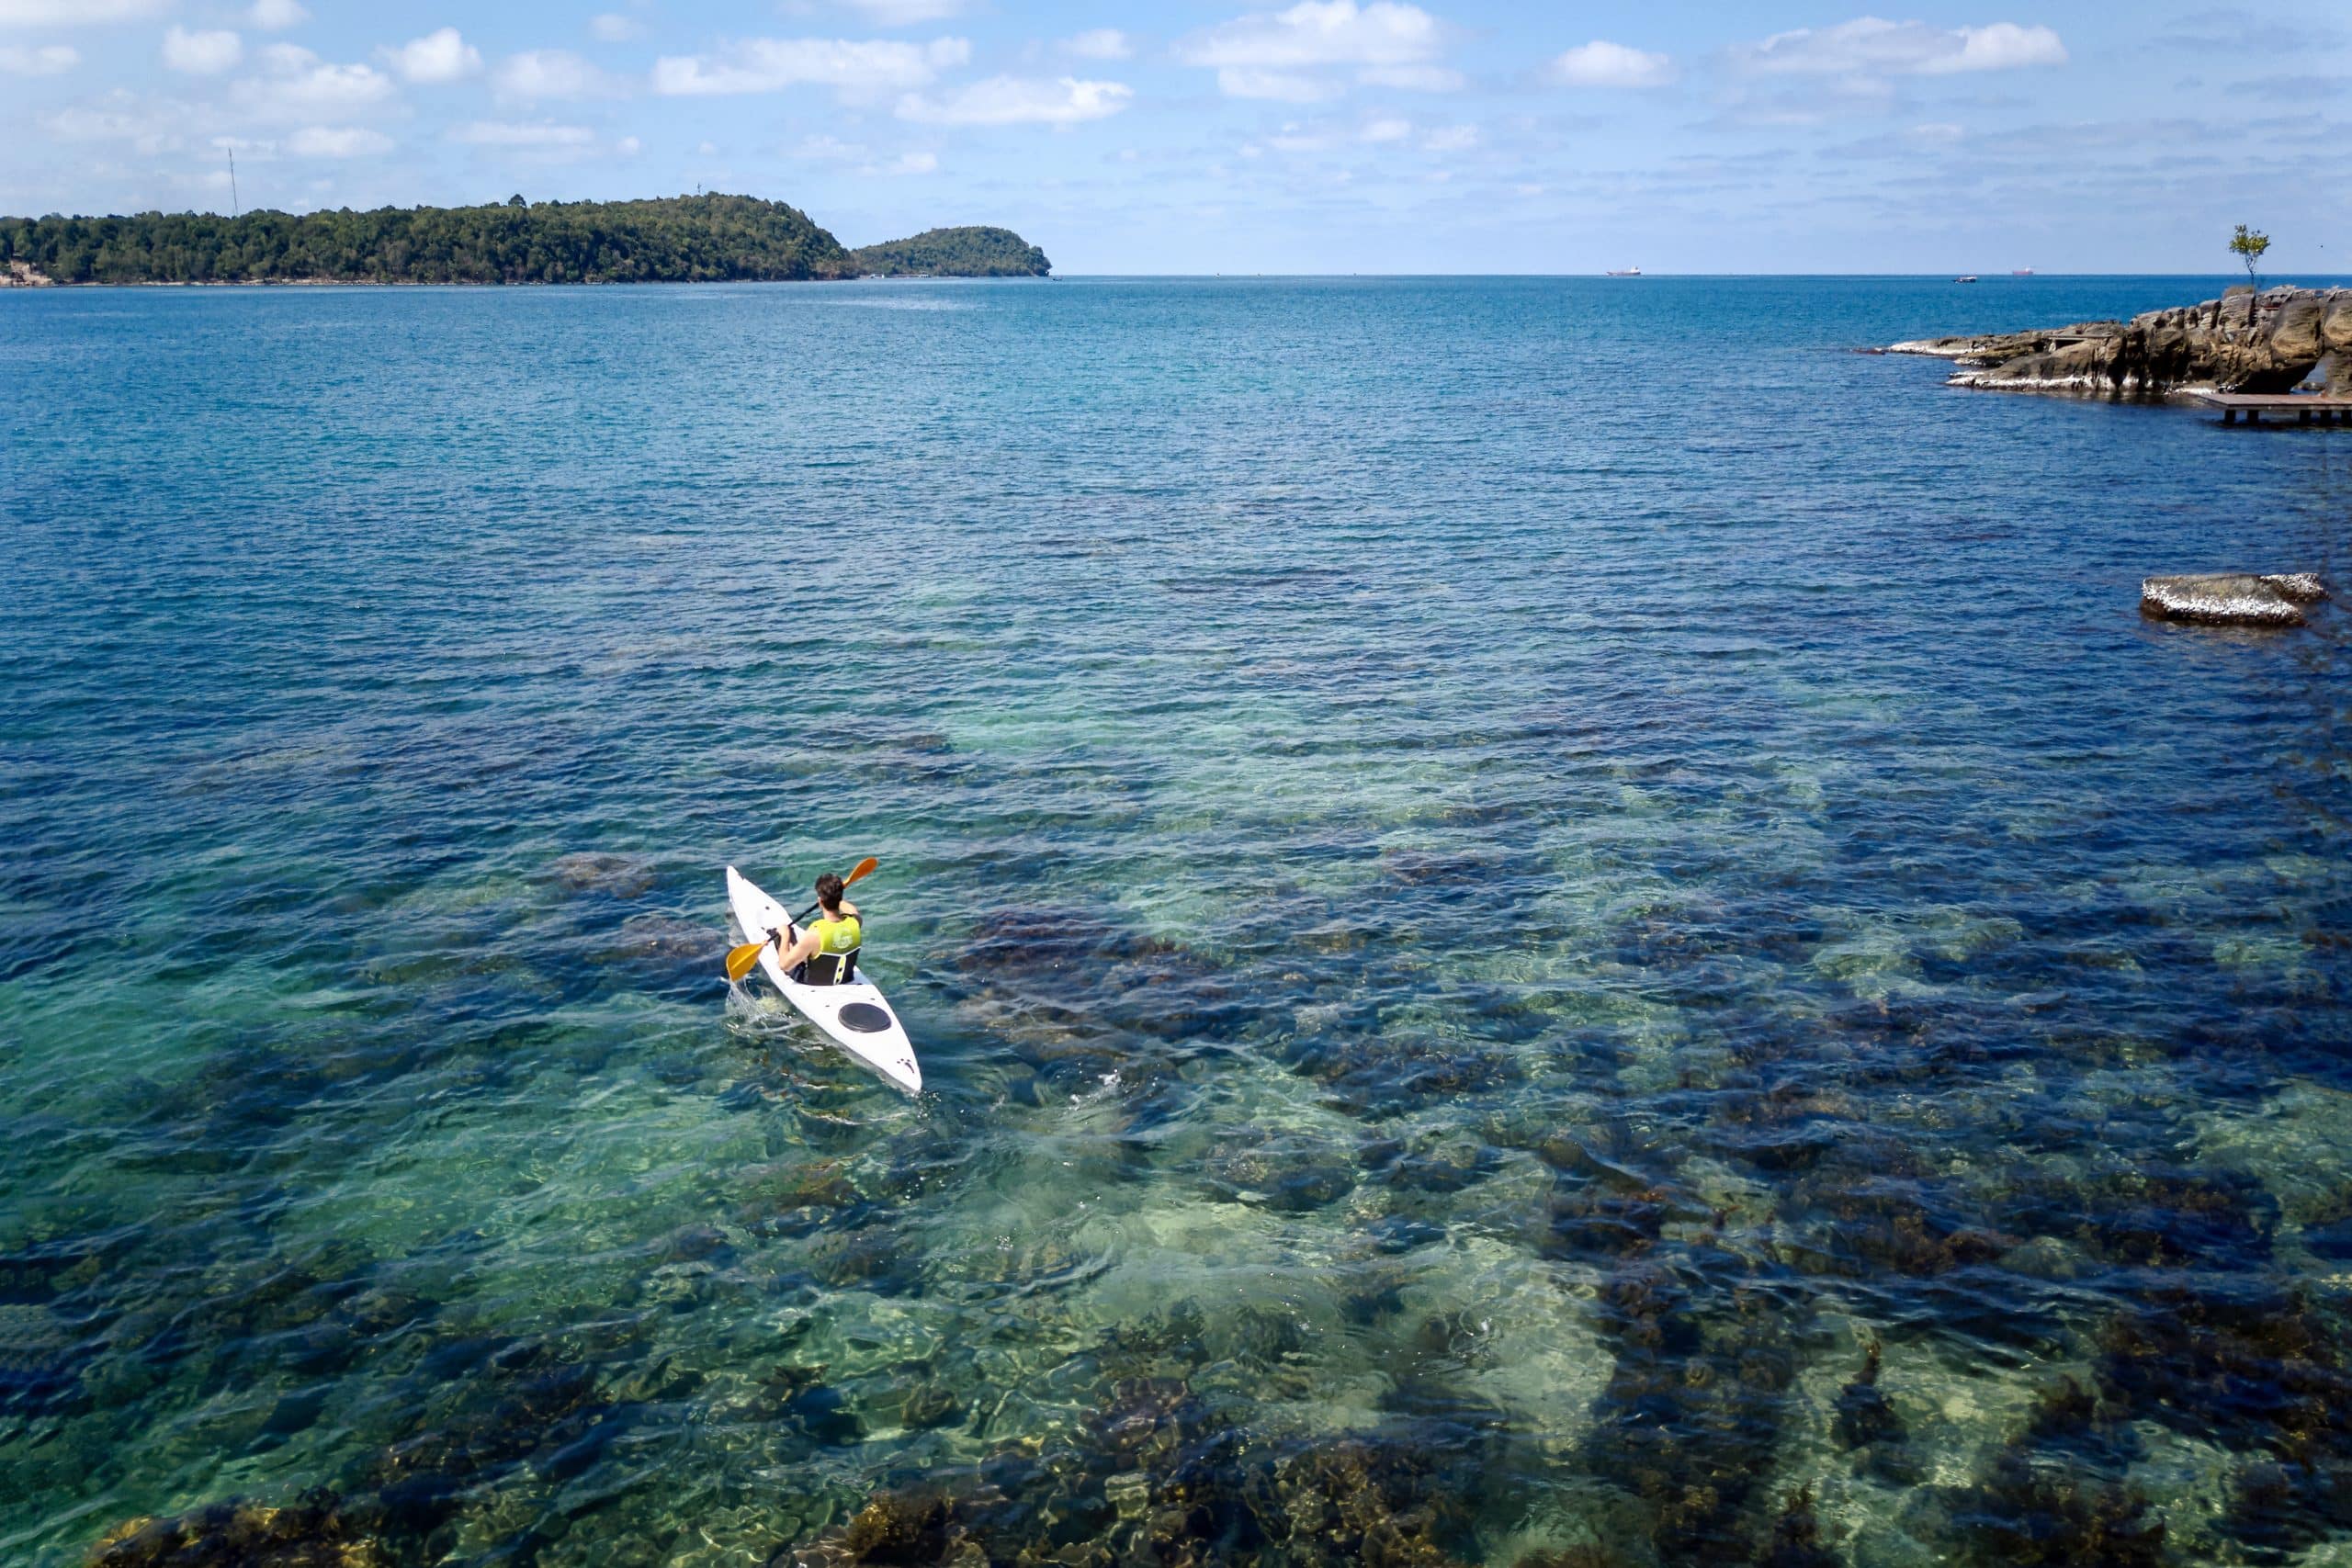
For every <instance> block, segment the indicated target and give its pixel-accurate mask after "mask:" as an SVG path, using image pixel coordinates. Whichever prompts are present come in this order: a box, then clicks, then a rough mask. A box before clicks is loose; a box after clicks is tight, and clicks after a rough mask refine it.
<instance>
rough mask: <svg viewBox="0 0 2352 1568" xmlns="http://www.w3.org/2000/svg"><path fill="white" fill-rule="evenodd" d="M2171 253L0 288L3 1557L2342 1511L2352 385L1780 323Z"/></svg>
mask: <svg viewBox="0 0 2352 1568" xmlns="http://www.w3.org/2000/svg"><path fill="white" fill-rule="evenodd" d="M2217 284H2218V280H2216V286H2217ZM2211 291H2212V288H2211V287H2208V286H2206V285H2202V284H2199V283H2198V282H2196V281H2194V280H2190V281H2183V280H2179V279H2149V280H2128V279H2122V280H2119V279H2102V280H2090V281H2069V280H2059V279H2041V280H2036V281H2035V282H2033V283H2032V284H2030V285H2023V286H2005V285H2001V284H1997V283H1996V284H1992V285H1985V286H1980V287H1978V288H1973V289H1962V288H1951V287H1949V286H1946V285H1942V284H1927V283H1908V282H1889V281H1883V280H1869V281H1838V280H1751V281H1710V280H1668V279H1651V280H1644V281H1643V282H1641V283H1639V284H1637V285H1627V284H1611V283H1607V282H1603V281H1600V280H1594V281H1589V282H1588V281H1539V280H1478V281H1454V280H1444V281H1395V280H1381V281H1371V280H1366V281H1340V280H1334V281H1323V282H1316V281H1305V282H1301V281H1283V282H1272V281H1268V282H1243V281H1226V282H1212V281H1195V282H1182V281H1178V282H1125V281H1121V282H1089V281H1074V282H1062V283H1056V284H1053V285H1050V286H1044V285H1026V286H1023V285H1012V286H967V285H914V286H905V287H890V288H867V287H851V286H816V287H771V288H668V289H647V290H634V289H605V290H546V291H540V290H512V291H495V290H486V291H443V290H417V291H409V290H388V291H365V290H353V291H342V290H326V289H318V290H287V291H282V292H275V291H274V292H229V291H220V292H191V293H175V292H164V291H91V292H82V291H75V292H65V291H59V292H57V293H55V294H45V295H24V296H16V297H6V298H0V580H5V581H6V593H5V595H0V602H5V607H0V679H5V682H6V691H7V693H8V701H7V703H6V705H5V709H0V761H5V768H0V878H5V881H0V934H4V935H5V937H6V944H5V949H0V952H5V958H4V959H0V1136H5V1138H6V1143H7V1145H8V1146H9V1148H10V1150H11V1157H10V1159H9V1161H8V1162H7V1164H6V1168H5V1170H0V1557H5V1558H6V1560H8V1561H11V1562H18V1561H29V1562H44V1563H45V1562H74V1561H78V1560H79V1559H80V1558H81V1557H82V1556H83V1555H84V1554H85V1552H86V1551H89V1549H90V1548H91V1546H92V1544H93V1543H94V1542H95V1541H96V1540H98V1539H99V1538H100V1537H101V1536H102V1535H103V1534H104V1533H105V1532H107V1530H109V1529H113V1528H114V1527H116V1526H118V1525H119V1524H121V1523H122V1522H123V1521H125V1520H128V1519H130V1518H133V1517H140V1516H145V1515H153V1514H169V1513H174V1512H177V1511H180V1510H186V1509H189V1508H193V1507H197V1506H200V1505H206V1504H211V1503H220V1502H224V1501H227V1500H231V1499H241V1500H244V1501H246V1502H248V1503H251V1504H256V1505H275V1504H284V1503H288V1502H289V1501H291V1500H293V1499H295V1498H296V1497H298V1496H299V1495H302V1494H304V1493H305V1492H306V1491H308V1490H310V1489H315V1488H324V1489H326V1490H325V1491H323V1492H314V1493H313V1494H312V1503H311V1510H312V1511H311V1512H310V1513H307V1514H299V1515H298V1514H285V1515H280V1516H278V1517H277V1520H276V1521H274V1522H273V1524H272V1525H271V1527H270V1528H271V1529H277V1530H278V1531H280V1532H281V1533H285V1534H288V1535H294V1534H300V1533H302V1532H304V1531H308V1532H309V1533H310V1534H311V1535H312V1536H313V1537H318V1538H322V1539H323V1538H333V1539H337V1540H344V1541H346V1542H348V1541H354V1540H367V1541H371V1542H374V1543H375V1544H376V1547H377V1549H378V1550H379V1551H380V1552H381V1553H382V1554H383V1560H385V1561H390V1562H443V1561H448V1562H537V1563H547V1564H570V1563H600V1562H682V1563H695V1564H702V1563H710V1564H719V1563H756V1562H767V1561H769V1560H770V1559H772V1558H775V1557H776V1556H777V1555H779V1554H781V1553H786V1552H787V1551H791V1550H793V1549H795V1548H809V1547H811V1546H812V1545H821V1544H823V1543H826V1542H836V1543H837V1542H838V1540H839V1539H840V1532H841V1531H842V1528H843V1527H844V1526H846V1525H848V1524H849V1522H850V1520H851V1519H852V1517H853V1516H855V1515H857V1514H858V1511H859V1510H860V1509H861V1508H863V1507H865V1506H867V1504H868V1502H869V1500H870V1499H871V1498H873V1497H874V1496H875V1495H876V1494H877V1493H884V1492H889V1493H892V1495H894V1496H896V1497H898V1498H899V1501H898V1502H896V1503H894V1504H888V1505H886V1506H885V1507H884V1508H883V1509H882V1510H879V1511H876V1512H873V1513H869V1514H868V1515H867V1516H866V1517H865V1524H864V1526H863V1527H862V1529H863V1531H864V1533H863V1534H860V1535H858V1536H856V1537H855V1539H854V1544H855V1545H857V1546H859V1547H861V1548H878V1549H879V1550H880V1551H881V1552H882V1554H884V1555H888V1554H889V1553H890V1552H892V1551H897V1552H898V1553H899V1555H902V1556H915V1557H925V1558H928V1557H937V1556H944V1555H947V1554H950V1553H952V1552H953V1551H956V1550H957V1549H958V1548H959V1544H960V1543H963V1542H966V1541H969V1542H973V1543H977V1544H978V1545H979V1547H980V1548H981V1550H983V1551H987V1552H988V1553H989V1554H990V1555H992V1556H994V1557H996V1558H997V1559H999V1560H1003V1561H1012V1560H1023V1561H1040V1560H1043V1558H1044V1557H1046V1555H1049V1554H1051V1553H1053V1552H1056V1551H1064V1550H1065V1549H1069V1548H1071V1547H1073V1546H1078V1545H1084V1546H1086V1547H1087V1548H1088V1549H1089V1550H1091V1551H1094V1552H1095V1553H1096V1554H1097V1557H1098V1558H1099V1559H1100V1560H1103V1561H1109V1560H1114V1559H1117V1558H1124V1557H1127V1556H1131V1555H1150V1554H1154V1553H1158V1554H1159V1555H1160V1556H1162V1557H1165V1558H1167V1559H1170V1560H1190V1561H1202V1562H1206V1561H1216V1560H1220V1559H1240V1558H1245V1557H1250V1556H1251V1555H1253V1554H1254V1555H1259V1556H1262V1557H1263V1558H1265V1559H1267V1560H1270V1561H1293V1562H1316V1561H1342V1560H1355V1559H1361V1560H1372V1561H1386V1562H1422V1561H1435V1559H1434V1558H1432V1557H1430V1556H1428V1555H1427V1554H1428V1553H1432V1552H1442V1553H1444V1554H1446V1555H1447V1556H1450V1557H1452V1558H1453V1559H1456V1560H1461V1561H1465V1562H1477V1561H1485V1562H1503V1563H1510V1562H1518V1561H1520V1560H1521V1559H1522V1558H1524V1557H1526V1556H1529V1555H1531V1554H1535V1553H1543V1552H1562V1551H1573V1550H1574V1549H1577V1548H1578V1547H1592V1548H1597V1549H1598V1551H1600V1555H1598V1556H1591V1557H1588V1558H1584V1559H1580V1560H1579V1561H1584V1562H1593V1563H1599V1562H1623V1563H1629V1564H1645V1563H1652V1562H1696V1561H1724V1560H1732V1559H1742V1560H1744V1559H1745V1558H1747V1557H1748V1556H1752V1555H1755V1554H1756V1553H1758V1552H1759V1551H1764V1550H1767V1549H1770V1548H1772V1547H1774V1546H1775V1544H1776V1543H1777V1545H1778V1548H1779V1549H1780V1550H1781V1551H1784V1552H1787V1553H1798V1554H1801V1553H1803V1552H1805V1551H1823V1552H1826V1553H1827V1554H1828V1556H1827V1559H1826V1560H1827V1561H1836V1562H1853V1563H1857V1564H1861V1563H1924V1562H1935V1561H1941V1560H1946V1559H1949V1558H1951V1557H1955V1556H1958V1557H1973V1558H1977V1559H1981V1560H1985V1561H2003V1560H2010V1561H2014V1560H2019V1559H2021V1558H2027V1557H2030V1553H2031V1551H2035V1550H2040V1551H2044V1552H2046V1553H2047V1554H2049V1556H2050V1560H2052V1561H2056V1560H2061V1559H2062V1558H2065V1557H2068V1556H2071V1557H2073V1558H2074V1559H2075V1560H2078V1561H2082V1560H2094V1559H2096V1558H2097V1557H2098V1554H2099V1553H2100V1552H2102V1551H2103V1552H2105V1553H2106V1554H2107V1555H2108V1556H2109V1558H2112V1559H2113V1560H2116V1561H2147V1560H2152V1554H2154V1553H2157V1552H2160V1551H2170V1552H2171V1553H2173V1554H2174V1555H2175V1556H2176V1557H2177V1558H2179V1559H2181V1560H2184V1561H2196V1560H2204V1559H2211V1560H2222V1561H2284V1560H2290V1559H2295V1558H2301V1559H2302V1560H2306V1561H2312V1562H2319V1561H2334V1560H2335V1558H2333V1557H2331V1556H2330V1554H2331V1553H2340V1552H2341V1551H2343V1550H2344V1547H2343V1544H2342V1543H2341V1541H2340V1540H2335V1538H2334V1537H2333V1536H2332V1534H2331V1532H2333V1531H2336V1530H2339V1529H2342V1528H2343V1527H2344V1525H2345V1523H2346V1520H2345V1519H2344V1518H2343V1517H2341V1516H2342V1503H2341V1501H2340V1499H2341V1498H2342V1497H2343V1496H2344V1495H2346V1491H2345V1489H2344V1487H2343V1486H2342V1485H2340V1484H2339V1483H2341V1482H2343V1481H2344V1480H2345V1479H2346V1470H2347V1467H2352V1415H2347V1412H2352V1397H2347V1396H2352V1371H2347V1368H2348V1367H2352V1329H2347V1325H2346V1318H2345V1315H2344V1305H2345V1300H2346V1296H2345V1292H2346V1286H2347V1284H2352V1178H2347V1176H2346V1171H2345V1166H2344V1160H2343V1156H2342V1149H2343V1147H2344V1143H2345V1139H2346V1135H2347V1134H2352V1068H2347V1066H2346V1055H2345V1053H2346V1045H2347V1043H2352V1040H2347V1030H2346V987H2347V985H2348V984H2352V956H2347V953H2348V952H2352V950H2348V949H2347V945H2346V944H2347V942H2352V871H2347V868H2346V814H2347V811H2348V810H2352V751H2347V739H2346V737H2347V733H2352V732H2347V729H2346V717H2347V711H2346V710H2347V700H2346V699H2347V693H2352V683H2347V681H2346V640H2345V632H2344V626H2345V622H2344V619H2343V617H2342V615H2341V614H2340V612H2336V611H2329V612H2327V613H2326V614H2325V615H2323V616H2322V617H2321V619H2320V620H2319V622H2318V623H2317V624H2316V625H2315V626H2313V627H2312V628H2311V629H2309V630H2307V631H2304V632H2301V633H2297V634H2293V635H2290V636H2267V635H2265V636H2248V635H2234V634H2228V633H2214V632H2202V631H2195V630H2186V629H2178V628H2169V627H2162V626H2151V625H2147V624H2144V623H2143V622H2142V621H2141V620H2140V619H2139V618H2138V616H2137V615H2136V614H2135V611H2134V605H2135V602H2136V589H2137V582H2138V579H2139V578H2140V577H2141V576H2142V575H2143V574H2145V573H2147V572H2150V571H2156V570H2201V569H2241V568H2247V569H2256V570H2285V569H2297V570H2301V569H2317V570H2322V571H2324V572H2328V573H2331V574H2333V575H2334V577H2335V581H2338V582H2339V584H2340V583H2342V582H2343V581H2344V570H2343V569H2344V567H2345V565H2346V555H2347V546H2352V435H2347V434H2344V433H2335V432H2330V433H2317V432H2308V431H2293V430H2279V431H2263V432H2253V431H2245V430H2231V431H2224V430H2222V429H2220V428H2218V427H2217V426H2215V425H2213V424H2211V423H2209V422H2206V421H2204V420H2201V419H2199V417H2198V416H2195V415H2193V414H2189V413H2185V412H2180V411H2174V410H2163V409H2143V408H2126V407H2112V406H2107V405H2102V404H2096V403H2084V402H2074V401H2062V400H2041V399H2033V398H2012V397H2000V396H1993V395H1984V394H1964V393H1959V392H1953V391H1950V390H1947V389H1944V388H1943V387H1942V386H1941V385H1940V381H1941V377H1942V373H1943V372H1942V367H1940V366H1939V365H1937V364H1934V363H1932V362H1927V361H1919V360H1907V359H1894V358H1874V357H1865V356H1860V355H1853V354H1850V353H1849V352H1847V351H1848V350H1849V349H1850V348H1852V347H1855V346H1858V345H1864V344H1883V343H1887V342H1891V341H1894V340H1896V339H1901V338H1910V337H1917V336H1921V335H1925V334H1927V333H1932V332H1942V331H1963V330H1975V329H1990V328H1994V327H2008V326H2020V325H2027V324H2034V323H2044V322H2048V323H2055V322H2061V321H2071V320H2076V319H2081V318H2085V317H2090V316H2098V315H2114V314H2122V313H2127V312H2130V311H2133V310H2141V309H2146V308H2150V307H2153V306H2156V305H2161V304H2168V303H2177V302H2180V301H2182V300H2185V299H2194V298H2201V297H2206V296H2207V295H2210V294H2211ZM865 853H874V854H877V855H879V856H880V857H881V860H882V863H883V870H882V872H881V874H878V875H877V876H876V878H874V879H873V880H872V881H871V882H870V883H868V884H866V885H865V886H864V887H862V888H861V889H860V901H861V902H862V903H863V904H864V906H865V908H866V910H867V912H868V915H869V921H870V926H871V930H872V932H873V938H874V941H873V945H872V946H871V947H870V948H869V951H868V953H867V958H866V964H865V967H866V968H867V969H868V970H869V972H870V973H871V974H872V975H873V976H875V977H876V978H877V979H879V980H880V981H881V982H882V983H883V984H884V985H885V986H886V987H888V989H889V991H890V992H891V995H892V996H893V998H895V999H896V1000H897V1001H898V1002H899V1006H900V1008H901V1010H902V1011H903V1012H904V1013H905V1015H906V1017H907V1019H908V1021H909V1024H910V1028H911V1030H912V1032H913V1033H914V1034H915V1037H916V1039H917V1041H918V1043H919V1045H920V1047H921V1049H922V1055H923V1061H924V1066H925V1070H926V1076H927V1077H928V1079H929V1081H930V1084H931V1092H929V1093H927V1094H926V1095H925V1096H924V1097H923V1098H922V1100H920V1101H915V1102H910V1101H908V1100H903V1099H901V1098H899V1096H897V1095H896V1094H895V1093H893V1092H892V1091H891V1090H889V1089H888V1088H886V1087H885V1086H883V1085H882V1084H880V1083H879V1082H878V1081H877V1080H875V1079H872V1078H870V1077H865V1076H862V1075H861V1074H860V1073H858V1072H857V1071H856V1070H854V1068H852V1067H851V1066H849V1065H848V1064H847V1063H846V1061H845V1060H844V1059H843V1058H842V1057H841V1056H840V1055H836V1054H832V1053H829V1052H827V1051H825V1050H822V1049H820V1048H817V1047H816V1046H815V1045H813V1044H812V1043H811V1042H810V1041H809V1038H808V1036H807V1035H806V1034H805V1033H804V1032H802V1031H801V1030H799V1029H797V1028H796V1027H795V1026H794V1024H793V1023H792V1021H791V1020H790V1019H789V1018H788V1017H786V1016H783V1015H781V1014H780V1013H779V1010H778V1007H777V1005H776V1004H775V1002H774V999H773V998H772V997H769V996H765V995H763V994H761V993H759V992H756V991H755V992H752V993H751V994H749V995H737V996H732V997H730V996H729V993H728V991H727V988H726V987H725V985H724V982H723V980H721V979H720V978H719V976H718V953H719V951H720V949H721V948H722V947H723V946H724V944H725V942H727V941H728V940H729V938H728V933H727V932H726V931H725V929H724V926H723V921H724V919H725V916H724V908H723V899H722V895H721V889H720V885H719V880H718V868H719V867H720V866H722V865H723V864H725V863H728V862H729V861H732V862H735V863H740V864H741V865H742V866H743V867H744V868H745V869H746V870H747V871H749V872H751V873H752V874H753V875H754V876H757V877H761V878H762V879H763V880H766V881H768V882H769V883H770V885H771V886H776V887H779V888H782V889H788V888H791V887H795V886H801V885H805V884H806V883H807V882H808V881H809V879H810V878H811V877H813V875H814V874H815V873H816V872H817V871H819V870H820V869H823V868H826V867H842V866H845V865H847V864H848V863H850V862H851V861H853V860H854V859H855V858H856V857H858V856H860V855H863V854H865ZM796 902H797V900H796ZM1873 1348H1875V1358H1876V1359H1875V1362H1873V1359H1872V1358H1873ZM1873 1364H1874V1365H1875V1367H1876V1369H1877V1370H1876V1371H1875V1374H1874V1381H1873V1374H1872V1373H1871V1371H1869V1369H1870V1368H1871V1366H1872V1365H1873ZM933 1495H938V1496H944V1497H947V1498H949V1499H951V1501H950V1502H948V1503H947V1504H945V1505H944V1506H929V1505H926V1504H925V1503H923V1502H922V1498H924V1497H926V1496H933ZM1800 1497H1803V1498H1806V1499H1809V1510H1810V1511H1809V1512H1808V1509H1807V1508H1806V1507H1802V1506H1792V1499H1797V1498H1800ZM254 1518H255V1516H250V1515H249V1516H248V1517H247V1520H246V1528H256V1527H255V1526H254ZM886 1524H887V1525H888V1526H889V1527H890V1529H888V1530H886V1529H883V1527H884V1526H885V1525H886ZM1808 1529H1811V1530H1813V1531H1815V1535H1813V1536H1811V1537H1808V1536H1807V1534H1806V1531H1807V1530H1808ZM2158 1529H2162V1531H2163V1532H2164V1535H2163V1539H2162V1540H2161V1541H2159V1540H2156V1539H2155V1537H2154V1534H2153V1532H2154V1531H2156V1530H2158ZM893 1531H895V1532H896V1533H892V1532H893ZM1069 1560H1072V1561H1080V1560H1090V1559H1088V1558H1086V1556H1085V1554H1084V1552H1080V1553H1079V1554H1077V1555H1076V1556H1073V1557H1071V1558H1070V1559H1069ZM1819 1560H1820V1559H1812V1558H1806V1557H1804V1556H1802V1555H1791V1556H1785V1557H1783V1558H1782V1559H1781V1561H1784V1562H1809V1561H1819ZM1547 1561H1548V1560H1547Z"/></svg>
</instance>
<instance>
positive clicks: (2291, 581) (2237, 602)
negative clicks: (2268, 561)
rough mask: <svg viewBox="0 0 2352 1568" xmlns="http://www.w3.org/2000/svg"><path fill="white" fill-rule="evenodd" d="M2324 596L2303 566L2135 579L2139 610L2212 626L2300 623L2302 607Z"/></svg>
mask: <svg viewBox="0 0 2352 1568" xmlns="http://www.w3.org/2000/svg"><path fill="white" fill-rule="evenodd" d="M2326 597H2327V589H2326V587H2325V586H2324V584H2323V583H2322V582H2321V581H2320V580H2319V579H2318V578H2317V577H2315V576H2313V575H2312V573H2310V572H2308V571H2297V572H2287V573H2282V574H2278V575H2272V576H2267V577H2258V576H2256V575H2254V574H2252V573H2250V572H2238V571H2215V572H2200V573H2197V574H2193V575H2190V576H2187V577H2151V578H2149V579H2148V580H2147V581H2144V582H2143V583H2141V584H2140V613H2141V614H2142V615H2148V616H2152V617H2154V618H2155V619H2157V620H2163V621H2196V622H2199V623H2201V624H2203V625H2206V626H2301V625H2302V624H2303V608H2304V606H2305V605H2308V604H2318V603H2319V602H2320V601H2321V600H2323V599H2324V598H2326Z"/></svg>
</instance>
